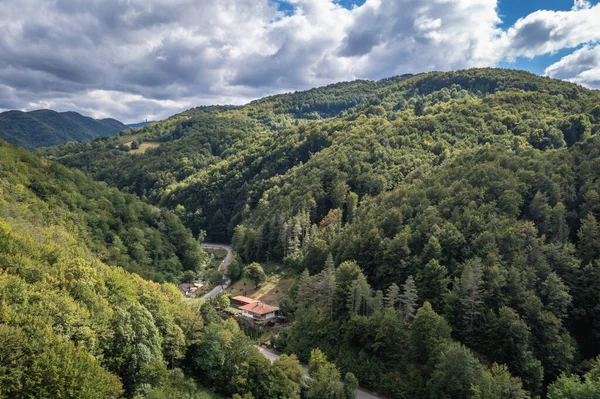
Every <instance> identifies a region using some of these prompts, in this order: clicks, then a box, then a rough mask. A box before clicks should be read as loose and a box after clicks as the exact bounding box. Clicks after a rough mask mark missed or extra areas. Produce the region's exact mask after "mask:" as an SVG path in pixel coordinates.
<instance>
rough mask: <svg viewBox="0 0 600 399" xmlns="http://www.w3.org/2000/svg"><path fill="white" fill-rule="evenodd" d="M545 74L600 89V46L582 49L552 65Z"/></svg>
mask: <svg viewBox="0 0 600 399" xmlns="http://www.w3.org/2000/svg"><path fill="white" fill-rule="evenodd" d="M545 74H546V75H547V76H550V77H551V78H556V79H565V80H569V81H571V82H574V83H579V84H581V85H583V86H587V87H590V88H594V89H600V45H596V46H584V47H582V48H580V49H579V50H577V51H575V52H574V53H572V54H569V55H567V56H565V57H563V58H562V59H561V60H560V61H558V62H556V63H554V64H552V65H550V66H549V67H548V68H546V71H545Z"/></svg>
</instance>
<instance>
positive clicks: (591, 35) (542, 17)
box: [501, 1, 600, 58]
mask: <svg viewBox="0 0 600 399" xmlns="http://www.w3.org/2000/svg"><path fill="white" fill-rule="evenodd" d="M598 21H600V4H596V5H595V6H593V7H592V6H591V5H590V3H589V2H586V1H576V2H575V5H574V7H573V9H572V10H571V11H547V10H540V11H536V12H534V13H532V14H529V15H527V16H526V17H524V18H521V19H519V20H518V21H517V22H516V23H515V25H514V26H512V27H511V28H509V29H508V31H507V32H506V33H505V34H504V35H503V38H502V40H501V41H502V46H501V47H504V49H503V50H504V52H505V54H506V57H508V58H516V57H520V56H524V57H529V58H533V57H535V56H538V55H542V54H550V53H555V52H557V51H559V50H562V49H568V48H575V47H577V46H579V45H581V44H584V43H590V42H593V41H597V40H600V29H598Z"/></svg>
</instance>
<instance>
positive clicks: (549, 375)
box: [44, 69, 600, 399]
mask: <svg viewBox="0 0 600 399" xmlns="http://www.w3.org/2000/svg"><path fill="white" fill-rule="evenodd" d="M599 129H600V93H598V92H597V91H592V90H588V89H585V88H582V87H580V86H577V85H574V84H571V83H568V82H563V81H558V80H552V79H548V78H544V77H538V76H535V75H532V74H529V73H526V72H519V71H509V70H497V69H473V70H466V71H458V72H449V73H428V74H421V75H416V76H411V75H407V76H401V77H396V78H391V79H386V80H382V81H379V82H368V81H358V82H348V83H340V84H337V85H332V86H328V87H324V88H320V89H314V90H310V91H307V92H301V93H293V94H287V95H280V96H274V97H269V98H265V99H263V100H260V101H255V102H253V103H250V104H248V105H246V106H243V107H227V106H220V107H201V108H195V109H192V110H189V111H187V112H184V113H182V114H179V115H175V116H173V117H171V118H169V119H167V120H165V121H162V122H159V123H156V124H152V125H149V126H146V127H144V128H141V129H138V130H136V131H135V135H134V136H133V137H131V136H130V135H128V136H117V137H112V138H99V139H96V140H94V142H93V143H91V144H69V145H65V146H62V147H56V148H51V149H47V150H45V152H44V153H45V154H46V155H47V156H50V157H53V158H55V159H58V160H59V161H60V162H62V163H64V164H65V165H69V166H73V167H76V168H80V169H82V170H84V171H86V172H89V173H90V174H92V175H93V176H94V177H96V178H98V179H101V180H104V181H106V182H108V183H109V184H111V185H115V186H117V187H119V188H122V189H124V190H126V191H130V192H134V193H137V194H139V195H140V196H143V197H145V198H147V199H148V200H149V201H151V202H153V203H156V204H161V205H163V206H166V207H168V208H170V209H172V210H173V211H174V212H175V213H176V214H177V215H179V216H180V217H181V218H182V220H183V221H184V223H185V224H186V225H187V226H188V227H189V228H191V229H192V231H193V232H194V233H196V234H197V233H200V232H201V231H202V230H206V232H207V233H208V237H209V238H210V239H211V240H216V241H228V240H230V239H231V240H232V242H233V246H234V248H235V249H236V251H237V253H238V254H239V255H240V256H241V258H242V260H243V261H244V262H247V263H249V262H252V261H259V262H263V261H277V262H283V263H285V264H286V265H287V266H288V267H289V268H294V269H295V270H296V271H297V272H298V273H301V272H302V271H303V270H305V272H303V273H302V276H301V278H300V281H299V283H298V286H297V287H296V288H297V289H295V290H293V291H292V293H291V294H290V296H289V297H284V298H282V300H281V301H280V303H281V307H282V311H284V313H286V315H288V316H289V317H290V318H291V319H293V320H295V323H294V324H293V326H292V327H291V328H290V329H289V330H287V331H286V332H285V333H283V334H281V335H280V337H279V338H278V341H277V344H278V347H279V348H282V349H284V350H286V351H288V352H293V353H297V354H298V355H299V356H300V357H301V359H303V360H308V358H309V356H310V352H311V350H312V349H313V348H315V347H319V348H321V349H322V350H323V351H324V352H325V353H326V354H327V355H328V356H329V357H330V358H332V359H333V360H335V362H336V363H337V365H338V366H340V367H341V369H342V371H344V372H345V371H352V372H353V373H355V374H356V376H357V377H358V380H359V381H360V383H361V386H365V387H372V388H377V389H379V390H382V391H384V392H385V393H387V394H388V395H390V396H391V397H397V398H403V397H450V398H465V397H476V398H501V397H502V398H505V397H509V398H526V397H538V396H546V395H547V396H548V397H550V398H552V399H557V398H567V397H573V395H575V394H574V393H573V392H582V393H583V392H587V393H586V394H589V395H592V396H590V397H594V395H599V394H600V393H598V386H600V385H598V383H599V380H598V378H599V375H598V373H600V365H599V363H598V361H596V362H595V363H594V358H595V357H596V356H598V355H599V354H600V347H599V346H598V342H600V341H599V337H600V325H599V324H598V322H597V320H600V313H599V312H600V299H599V297H598V295H597V293H598V291H599V290H600V285H599V281H600V272H599V270H600V269H599V267H600V266H599V265H600V246H599V245H598V242H600V227H599V225H598V218H599V217H600V208H599V205H598V204H599V203H600V194H599V193H600V185H599V182H600V179H599V177H600V176H599V175H598V173H599V172H598V171H599V170H600V165H598V162H599V161H598V159H600V158H599V154H600V139H599V138H598V137H597V135H598V131H599ZM126 140H129V141H131V140H136V141H138V142H139V143H141V142H144V141H151V142H153V146H154V147H155V148H153V149H149V150H147V151H146V152H145V153H143V154H139V153H135V154H132V153H130V152H129V151H128V148H127V147H126V146H124V145H123V144H124V142H125V141H126ZM329 255H331V256H330V257H329ZM418 308H420V309H419V310H418V311H417V309H418ZM457 341H458V342H457ZM457 365H460V367H457ZM488 366H489V367H488ZM577 374H578V375H581V376H583V375H585V380H581V379H580V378H579V376H578V375H577ZM511 375H512V377H511ZM582 395H583V394H582ZM589 395H588V396H589Z"/></svg>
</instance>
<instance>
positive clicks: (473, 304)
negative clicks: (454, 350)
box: [460, 258, 483, 331]
mask: <svg viewBox="0 0 600 399" xmlns="http://www.w3.org/2000/svg"><path fill="white" fill-rule="evenodd" d="M482 284H483V272H482V270H481V259H479V258H475V259H473V260H471V261H469V262H467V263H466V264H465V266H464V268H463V272H462V275H461V278H460V286H461V296H462V302H463V306H464V309H465V320H466V322H467V329H468V330H469V331H470V330H472V329H473V324H474V322H475V319H476V318H477V317H478V316H479V314H480V313H481V312H480V310H479V307H480V306H481V293H482Z"/></svg>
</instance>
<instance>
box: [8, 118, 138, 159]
mask: <svg viewBox="0 0 600 399" xmlns="http://www.w3.org/2000/svg"><path fill="white" fill-rule="evenodd" d="M125 129H127V126H126V125H124V124H123V123H121V122H119V121H117V120H115V119H110V118H107V119H93V118H90V117H88V116H83V115H81V114H78V113H77V112H60V113H59V112H56V111H52V110H48V109H42V110H38V111H31V112H21V111H7V112H3V113H0V138H1V139H3V140H6V141H8V142H9V143H12V144H15V145H18V146H22V147H25V148H26V149H28V150H35V149H36V148H39V147H47V146H52V145H58V144H62V143H66V142H68V141H90V140H92V139H93V138H94V137H96V136H102V135H104V136H112V135H115V134H117V133H119V132H120V131H121V130H125Z"/></svg>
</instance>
